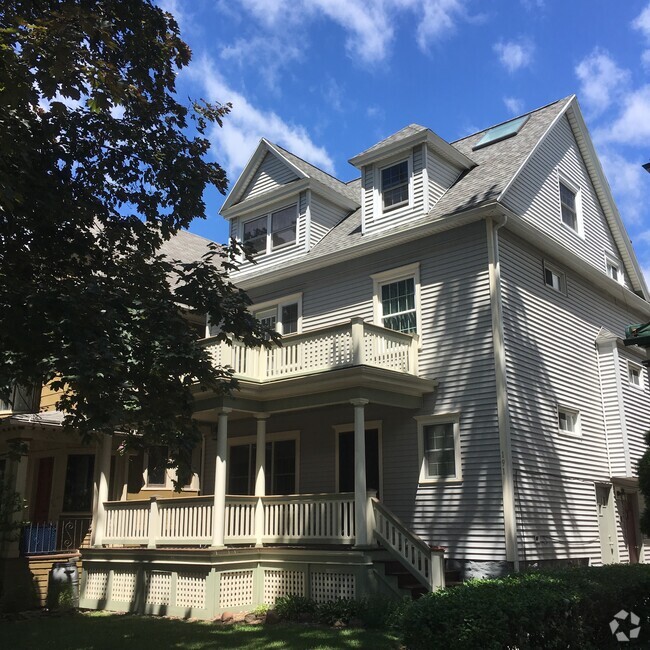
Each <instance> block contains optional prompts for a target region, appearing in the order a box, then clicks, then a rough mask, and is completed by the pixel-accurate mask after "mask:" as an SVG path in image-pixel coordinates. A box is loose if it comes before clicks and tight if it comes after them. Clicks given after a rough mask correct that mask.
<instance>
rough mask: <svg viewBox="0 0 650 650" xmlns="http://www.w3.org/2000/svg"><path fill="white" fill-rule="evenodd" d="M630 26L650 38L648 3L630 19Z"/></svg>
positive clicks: (649, 9) (649, 6) (649, 10)
mask: <svg viewBox="0 0 650 650" xmlns="http://www.w3.org/2000/svg"><path fill="white" fill-rule="evenodd" d="M632 27H634V29H638V30H639V31H640V32H641V33H642V34H643V35H644V36H645V37H646V38H647V39H648V40H650V4H648V6H647V7H646V8H645V9H644V10H643V11H642V12H641V13H640V14H639V15H638V16H637V17H636V18H635V19H634V20H633V21H632Z"/></svg>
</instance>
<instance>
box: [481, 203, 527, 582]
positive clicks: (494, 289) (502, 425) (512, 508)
mask: <svg viewBox="0 0 650 650" xmlns="http://www.w3.org/2000/svg"><path fill="white" fill-rule="evenodd" d="M497 218H499V217H497ZM507 221H508V217H507V215H505V214H502V215H500V218H499V222H498V223H496V224H495V222H494V220H493V217H487V218H486V220H485V223H486V227H487V246H488V273H489V279H490V307H491V312H492V345H493V351H494V376H495V381H496V391H497V419H498V423H499V451H500V457H501V487H502V492H503V525H504V532H505V541H506V560H507V561H508V562H512V565H513V568H514V570H515V571H519V548H518V540H517V509H516V503H515V487H514V471H513V466H512V441H511V436H510V410H509V405H508V383H507V369H506V352H505V342H504V335H503V310H502V304H501V266H500V261H499V230H500V229H501V228H502V227H503V226H505V224H506V222H507Z"/></svg>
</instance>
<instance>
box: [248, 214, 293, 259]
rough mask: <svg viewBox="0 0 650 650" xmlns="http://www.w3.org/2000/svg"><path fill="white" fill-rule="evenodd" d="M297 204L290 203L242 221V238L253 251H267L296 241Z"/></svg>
mask: <svg viewBox="0 0 650 650" xmlns="http://www.w3.org/2000/svg"><path fill="white" fill-rule="evenodd" d="M297 220H298V206H297V205H290V206H287V207H285V208H282V209H280V210H275V211H274V212H270V213H268V214H265V215H264V216H262V217H257V218H255V219H251V220H250V221H246V222H244V225H243V236H242V240H243V242H244V244H246V245H247V246H249V247H250V248H252V249H253V251H254V252H255V253H269V252H271V251H274V250H277V249H279V248H284V247H285V246H290V245H291V244H295V243H296V223H297Z"/></svg>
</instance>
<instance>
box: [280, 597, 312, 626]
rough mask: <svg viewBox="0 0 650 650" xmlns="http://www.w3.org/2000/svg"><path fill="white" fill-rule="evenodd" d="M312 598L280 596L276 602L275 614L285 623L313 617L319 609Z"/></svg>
mask: <svg viewBox="0 0 650 650" xmlns="http://www.w3.org/2000/svg"><path fill="white" fill-rule="evenodd" d="M317 607H318V606H317V605H316V603H315V602H314V601H313V600H312V599H311V598H305V597H304V596H280V597H279V598H278V599H277V600H276V601H275V607H274V609H275V613H276V614H277V615H278V618H280V619H281V620H283V621H299V620H301V619H303V618H304V617H306V616H313V615H314V614H315V613H316V609H317Z"/></svg>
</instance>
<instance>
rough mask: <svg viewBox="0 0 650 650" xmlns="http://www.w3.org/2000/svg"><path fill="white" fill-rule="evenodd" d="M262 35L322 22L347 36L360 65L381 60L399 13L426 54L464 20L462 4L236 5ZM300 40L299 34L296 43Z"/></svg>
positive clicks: (413, 0)
mask: <svg viewBox="0 0 650 650" xmlns="http://www.w3.org/2000/svg"><path fill="white" fill-rule="evenodd" d="M240 2H241V5H242V6H243V7H244V9H245V10H247V11H248V12H249V13H250V14H251V15H252V16H253V17H254V18H256V19H257V20H258V21H259V22H260V23H261V24H262V25H263V26H265V27H266V28H267V29H268V30H274V31H277V30H283V31H286V27H287V24H291V25H292V26H294V27H295V26H297V25H305V24H307V23H308V22H309V21H313V20H316V19H317V18H319V17H323V16H325V17H326V18H328V19H329V20H330V21H332V22H333V23H335V24H337V25H338V26H339V27H340V28H342V29H343V30H344V32H345V33H346V34H347V38H346V42H345V45H346V48H347V50H348V52H349V53H350V54H351V55H352V56H353V57H354V58H357V59H359V60H360V61H361V62H362V63H364V64H375V63H379V62H381V61H383V60H384V59H386V58H387V57H388V56H389V54H390V46H391V43H392V42H393V40H394V37H395V31H394V28H393V26H394V25H395V24H397V22H398V20H399V18H400V16H401V15H402V14H405V13H410V14H415V18H416V21H417V28H416V40H417V43H418V46H419V47H420V49H421V50H423V51H427V50H428V49H429V46H430V45H431V43H432V41H436V40H439V39H441V38H443V37H445V36H447V35H449V34H450V33H452V32H453V31H454V29H455V27H456V23H457V20H458V19H459V18H461V17H465V9H464V4H463V0H375V1H374V2H369V1H368V0H240ZM305 38H306V34H305V30H303V31H302V40H303V42H304V39H305Z"/></svg>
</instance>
